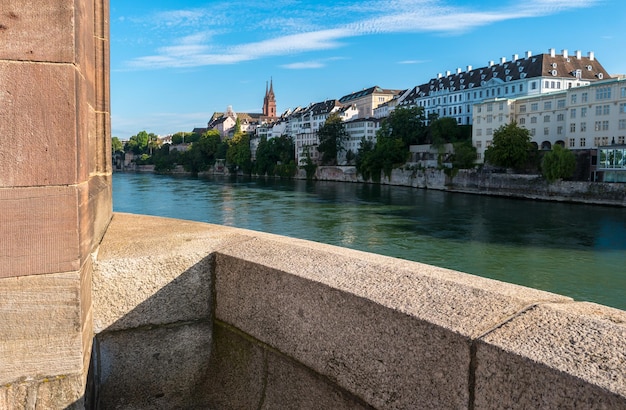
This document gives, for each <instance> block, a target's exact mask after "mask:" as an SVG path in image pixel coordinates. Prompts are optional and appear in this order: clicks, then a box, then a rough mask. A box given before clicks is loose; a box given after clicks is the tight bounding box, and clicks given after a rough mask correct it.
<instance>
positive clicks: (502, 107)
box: [498, 102, 504, 111]
mask: <svg viewBox="0 0 626 410" xmlns="http://www.w3.org/2000/svg"><path fill="white" fill-rule="evenodd" d="M498 110H500V111H502V110H504V103H503V102H501V103H500V105H499V106H498Z"/></svg>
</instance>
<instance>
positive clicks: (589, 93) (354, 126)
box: [217, 49, 626, 168]
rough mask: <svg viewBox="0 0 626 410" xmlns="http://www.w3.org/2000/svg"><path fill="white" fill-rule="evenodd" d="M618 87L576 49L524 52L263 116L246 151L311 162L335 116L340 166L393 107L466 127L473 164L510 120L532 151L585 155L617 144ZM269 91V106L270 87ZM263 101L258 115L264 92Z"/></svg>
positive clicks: (625, 124) (622, 128) (624, 112)
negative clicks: (276, 152)
mask: <svg viewBox="0 0 626 410" xmlns="http://www.w3.org/2000/svg"><path fill="white" fill-rule="evenodd" d="M625 83H626V82H625V81H623V80H622V79H618V78H611V76H610V75H609V73H608V72H607V71H606V70H605V69H604V67H603V66H602V65H601V64H600V62H599V61H598V60H597V59H596V58H595V55H594V53H593V52H589V53H587V55H584V56H583V54H582V52H580V51H576V52H574V53H573V54H570V53H569V52H568V50H562V51H561V54H557V53H556V51H555V49H549V50H548V52H547V53H543V54H538V55H533V54H532V52H530V51H527V52H526V53H525V54H524V55H523V56H522V57H520V56H519V55H517V54H514V55H513V56H512V58H511V59H510V60H507V59H506V58H504V57H503V58H501V59H500V60H499V61H498V62H497V63H496V62H494V61H490V62H489V63H488V65H487V66H485V67H481V68H476V69H474V68H472V66H467V68H466V69H465V70H462V69H460V68H457V69H456V71H455V72H450V71H448V72H446V73H445V75H444V74H441V73H440V74H438V75H437V76H436V77H435V78H432V79H431V80H429V81H428V82H427V83H424V84H421V85H418V86H415V87H413V88H410V89H406V90H389V89H383V88H381V87H378V86H375V87H371V88H367V89H364V90H361V91H358V92H354V93H351V94H348V95H346V96H344V97H342V98H340V99H338V100H327V101H323V102H318V103H311V104H309V105H308V106H307V107H304V108H303V107H297V108H296V109H294V110H288V111H286V112H285V113H283V114H282V115H281V116H277V117H272V116H270V115H267V113H265V112H264V114H265V115H264V117H263V121H259V123H258V124H257V125H256V127H255V130H254V131H253V132H252V133H251V134H252V142H251V144H252V147H251V148H252V152H253V153H254V152H255V151H256V149H255V148H256V146H257V145H258V141H259V140H260V138H261V137H266V138H273V137H275V136H280V135H289V136H290V137H292V138H293V139H294V141H295V146H296V148H295V149H296V158H297V160H298V163H301V162H302V161H303V160H304V159H305V158H306V157H307V156H311V158H312V159H314V160H316V159H317V158H318V154H317V150H316V147H317V145H318V144H319V140H318V138H317V131H318V130H319V128H320V127H321V126H322V125H323V124H324V122H325V121H326V119H327V118H328V116H329V115H330V114H332V113H334V112H337V113H338V114H339V115H340V117H341V118H342V120H343V121H344V124H345V128H346V131H347V133H348V136H349V137H348V139H347V141H346V142H345V146H344V148H345V151H344V152H343V153H342V154H341V155H342V157H341V158H338V162H339V163H340V164H341V163H345V154H346V152H347V151H348V150H350V151H352V152H353V153H356V152H357V150H358V149H359V147H360V143H361V139H362V138H363V137H366V138H369V139H371V140H372V141H374V142H375V135H376V132H377V130H378V129H379V128H380V123H381V121H382V120H383V119H384V118H385V117H386V116H388V115H389V113H391V112H392V111H393V110H394V109H395V108H396V107H407V108H410V107H423V109H424V112H425V115H426V118H428V117H429V116H430V115H433V114H434V115H436V116H437V117H439V118H441V117H451V118H454V119H455V120H456V121H457V123H458V124H459V125H472V126H473V131H472V140H473V144H474V146H475V147H476V149H477V162H478V163H482V162H483V161H484V152H485V150H486V149H487V147H488V146H489V145H490V144H491V141H492V135H493V131H494V130H496V129H497V128H498V127H500V126H502V125H505V124H508V123H509V122H511V121H515V122H517V123H518V125H520V126H522V127H525V128H527V129H529V130H530V133H531V136H532V141H533V143H535V144H536V145H537V147H538V148H540V149H551V147H552V146H553V145H554V144H557V143H558V144H561V145H563V146H565V147H567V148H570V149H585V150H595V149H597V148H598V147H604V146H609V145H616V146H617V145H624V136H626V108H625V107H626V105H625V104H626V90H625V88H624V87H625V85H624V84H625ZM270 90H271V99H272V101H273V103H274V104H275V100H274V98H275V97H274V93H273V88H272V87H270ZM265 98H266V99H265V101H264V111H265V107H266V106H267V105H266V104H267V98H268V92H267V91H266V97H265ZM228 115H230V116H232V112H231V113H229V114H228ZM217 123H219V120H218V122H217ZM615 149H617V148H615ZM622 152H623V151H622ZM618 156H619V155H618ZM600 158H601V160H602V155H600ZM613 158H616V156H615V155H614V156H613ZM607 161H608V160H607ZM620 161H621V162H620ZM620 161H617V162H618V164H617V165H616V163H615V162H616V160H613V163H612V164H611V166H613V167H615V166H621V167H623V168H626V165H624V160H623V159H622V160H620ZM600 165H601V164H599V166H600Z"/></svg>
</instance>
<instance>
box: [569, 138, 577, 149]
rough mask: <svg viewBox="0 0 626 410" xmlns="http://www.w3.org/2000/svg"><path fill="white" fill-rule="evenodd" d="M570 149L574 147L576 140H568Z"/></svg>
mask: <svg viewBox="0 0 626 410" xmlns="http://www.w3.org/2000/svg"><path fill="white" fill-rule="evenodd" d="M569 146H570V148H574V147H575V146H576V140H575V139H574V138H570V139H569Z"/></svg>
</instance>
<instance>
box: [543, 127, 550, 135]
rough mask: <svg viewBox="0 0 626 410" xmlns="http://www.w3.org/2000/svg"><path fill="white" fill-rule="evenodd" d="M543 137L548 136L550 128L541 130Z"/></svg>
mask: <svg viewBox="0 0 626 410" xmlns="http://www.w3.org/2000/svg"><path fill="white" fill-rule="evenodd" d="M543 135H550V128H548V127H545V128H544V129H543Z"/></svg>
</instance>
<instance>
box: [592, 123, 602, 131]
mask: <svg viewBox="0 0 626 410" xmlns="http://www.w3.org/2000/svg"><path fill="white" fill-rule="evenodd" d="M601 128H602V121H596V122H595V123H594V126H593V130H594V131H600V129H601Z"/></svg>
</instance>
